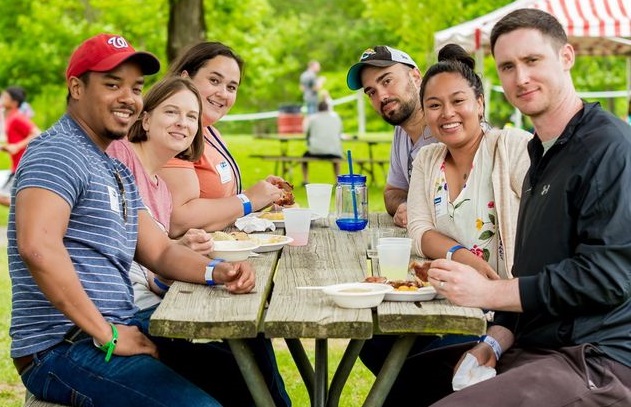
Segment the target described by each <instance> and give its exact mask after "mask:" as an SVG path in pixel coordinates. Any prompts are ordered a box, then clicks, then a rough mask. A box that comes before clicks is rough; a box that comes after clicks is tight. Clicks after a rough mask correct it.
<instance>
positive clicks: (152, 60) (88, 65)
mask: <svg viewBox="0 0 631 407" xmlns="http://www.w3.org/2000/svg"><path fill="white" fill-rule="evenodd" d="M131 58H133V59H134V60H135V61H136V62H138V64H139V65H140V68H141V69H142V73H143V75H151V74H154V73H156V72H158V71H159V70H160V61H159V60H158V58H156V56H155V55H153V54H151V53H149V52H138V51H136V50H135V49H134V48H133V47H132V46H131V45H130V44H129V43H128V42H127V41H126V40H125V38H123V37H121V36H120V35H115V34H99V35H96V36H94V37H92V38H89V39H87V40H85V41H84V42H83V43H82V44H81V45H79V47H78V48H77V49H76V50H75V51H74V52H73V53H72V56H71V57H70V62H68V68H67V69H66V80H68V79H70V77H71V76H76V77H79V76H81V75H83V74H84V73H86V72H88V71H93V72H107V71H111V70H112V69H114V68H116V67H117V66H118V65H120V64H121V63H122V62H124V61H127V60H128V59H131Z"/></svg>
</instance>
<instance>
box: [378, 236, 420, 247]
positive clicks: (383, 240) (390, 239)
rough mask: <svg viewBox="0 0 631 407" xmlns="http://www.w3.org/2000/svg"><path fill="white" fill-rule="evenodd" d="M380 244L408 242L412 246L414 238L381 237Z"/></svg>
mask: <svg viewBox="0 0 631 407" xmlns="http://www.w3.org/2000/svg"><path fill="white" fill-rule="evenodd" d="M380 244H406V245H408V246H410V247H412V239H411V238H409V237H386V236H383V237H379V240H378V241H377V245H380Z"/></svg>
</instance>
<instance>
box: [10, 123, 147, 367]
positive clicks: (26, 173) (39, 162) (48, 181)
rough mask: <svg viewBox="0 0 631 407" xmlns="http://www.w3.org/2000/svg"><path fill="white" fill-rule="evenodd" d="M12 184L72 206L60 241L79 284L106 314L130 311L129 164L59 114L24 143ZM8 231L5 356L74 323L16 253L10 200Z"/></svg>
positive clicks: (44, 345)
mask: <svg viewBox="0 0 631 407" xmlns="http://www.w3.org/2000/svg"><path fill="white" fill-rule="evenodd" d="M117 173H118V175H119V179H120V182H118V181H117V177H116V174H117ZM121 187H122V189H124V194H123V195H121V194H120V191H121ZM13 188H14V189H13V191H12V195H13V196H15V194H16V193H17V192H18V191H20V190H22V189H25V188H43V189H46V190H49V191H51V192H54V193H56V194H58V195H59V196H60V197H61V198H63V199H64V200H65V201H67V202H68V205H70V207H71V213H70V220H69V222H68V229H67V231H66V235H65V236H64V240H63V242H64V245H65V247H66V249H67V250H68V254H69V255H70V258H71V260H72V263H73V265H74V268H75V271H76V273H77V275H78V276H79V279H80V280H81V283H82V285H83V288H84V289H85V291H86V293H87V295H88V296H89V297H90V299H91V300H92V301H93V302H94V304H95V305H96V306H97V308H98V309H99V310H100V311H101V313H102V314H103V316H104V317H105V318H106V319H107V320H108V321H110V322H114V323H124V322H125V321H126V320H127V319H129V318H130V317H131V316H133V314H134V313H135V312H136V311H137V308H136V306H135V305H134V298H133V292H132V289H131V282H130V280H129V275H128V271H129V268H130V266H131V262H132V260H133V256H134V251H135V248H136V240H137V234H138V210H139V209H142V208H144V206H143V204H142V201H141V198H140V195H139V193H138V190H137V188H136V185H135V183H134V178H133V175H132V174H131V172H130V171H129V170H128V169H127V167H125V166H124V165H123V164H122V163H120V162H119V161H118V160H115V159H112V158H110V157H108V156H107V155H106V154H105V153H103V151H101V150H100V149H99V148H98V147H97V145H96V144H94V142H93V141H92V140H91V139H90V138H89V137H88V136H87V134H85V132H84V131H83V130H82V129H81V128H80V127H79V126H78V125H77V124H76V123H75V122H74V121H73V120H72V119H71V118H70V117H69V116H68V115H64V116H63V117H62V118H61V119H60V120H59V121H58V122H57V123H56V124H55V125H53V126H52V127H51V128H50V129H49V130H47V131H46V132H45V133H43V134H42V135H41V136H39V137H37V138H36V139H34V140H33V141H32V142H31V143H30V145H29V147H28V149H27V151H26V153H25V154H24V156H23V158H22V160H21V161H20V165H19V168H18V170H17V172H16V177H15V184H14V187H13ZM124 203H125V205H126V207H127V208H126V212H127V221H125V220H124V219H123V211H124V209H123V204H124ZM7 235H8V255H9V274H10V277H11V284H12V290H13V299H12V304H13V309H12V315H11V328H10V331H9V333H10V335H11V338H12V344H11V356H12V357H19V356H24V355H29V354H33V353H35V352H39V351H42V350H45V349H48V348H49V347H51V346H53V345H55V344H57V343H59V342H61V341H62V340H63V336H64V334H65V333H66V332H67V331H68V329H70V328H71V327H72V325H73V323H72V322H71V321H70V320H69V319H68V318H67V317H66V316H65V315H64V314H62V313H61V312H60V311H59V310H57V309H56V308H55V307H54V306H53V305H52V304H51V303H50V301H48V300H47V299H46V297H45V296H44V294H43V293H42V292H41V290H40V289H39V287H38V286H37V284H36V283H35V281H34V280H33V278H32V277H31V274H30V272H29V270H28V269H27V267H26V264H25V263H24V262H23V261H22V258H21V257H20V255H19V254H18V250H17V240H16V224H15V207H14V205H13V203H12V205H11V209H10V212H9V225H8V233H7Z"/></svg>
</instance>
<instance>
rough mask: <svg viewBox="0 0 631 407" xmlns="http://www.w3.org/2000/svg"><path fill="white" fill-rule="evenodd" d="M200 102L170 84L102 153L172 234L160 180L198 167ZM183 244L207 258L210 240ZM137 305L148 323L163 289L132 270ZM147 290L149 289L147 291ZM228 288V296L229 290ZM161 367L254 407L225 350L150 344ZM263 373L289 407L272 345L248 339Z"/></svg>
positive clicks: (202, 235) (189, 88)
mask: <svg viewBox="0 0 631 407" xmlns="http://www.w3.org/2000/svg"><path fill="white" fill-rule="evenodd" d="M201 109H202V108H201V99H200V97H199V93H198V92H197V89H196V87H195V85H193V83H192V82H191V81H190V80H189V79H187V78H183V77H180V76H176V77H173V76H171V77H167V78H165V79H163V80H162V81H160V82H158V83H157V84H156V85H154V86H153V87H152V88H151V90H150V91H149V92H148V93H147V95H146V97H145V105H144V109H143V112H142V114H141V116H140V118H139V119H138V121H137V122H136V123H134V125H133V126H132V127H131V129H130V131H129V134H128V137H127V140H120V141H114V142H112V144H110V147H109V148H108V150H107V153H108V154H110V155H112V156H114V157H116V158H118V159H119V160H121V161H122V162H124V163H125V165H127V166H128V167H129V168H130V170H131V171H132V172H133V173H134V177H135V178H136V184H137V185H138V189H139V190H140V195H141V196H142V199H143V202H144V203H145V205H146V206H147V208H148V209H149V211H150V212H151V214H152V216H153V217H154V218H155V219H156V221H157V222H158V223H160V224H162V225H163V226H164V229H165V230H166V231H168V230H169V229H170V225H169V223H170V220H169V217H170V216H169V215H170V213H169V212H170V210H171V197H170V194H169V190H168V189H167V188H166V185H165V183H164V181H163V180H162V179H161V178H160V176H158V175H157V172H158V170H159V169H160V168H162V166H164V164H165V163H166V162H167V161H168V160H169V159H171V158H173V157H178V158H179V159H182V160H184V161H186V162H192V161H196V160H198V159H199V157H200V156H201V154H202V151H203V148H204V141H203V136H202V132H201V128H202V126H201ZM180 243H182V244H185V245H187V246H188V247H190V248H192V249H194V250H196V251H198V252H200V253H204V254H207V253H209V252H210V250H211V249H212V240H211V239H210V237H209V234H208V233H206V232H205V231H203V230H189V231H188V232H187V233H186V234H185V235H184V236H183V237H182V238H181V239H180ZM129 277H130V279H131V280H132V283H133V288H134V302H135V303H136V305H137V306H138V307H139V308H140V309H141V310H142V311H141V312H142V315H143V316H144V317H145V318H144V322H146V323H148V321H149V318H150V316H151V314H152V313H153V311H154V310H155V308H156V306H157V305H158V304H159V303H160V301H161V297H160V296H159V295H156V294H163V293H164V291H163V290H161V287H162V288H163V289H164V290H166V289H168V286H167V285H166V284H168V282H166V281H163V280H157V279H155V277H154V275H153V274H152V273H151V272H150V271H149V270H146V269H144V268H142V267H141V266H140V265H138V264H137V263H135V262H134V263H133V265H132V268H131V270H130V272H129ZM149 283H150V285H149ZM226 288H227V289H228V290H229V291H231V289H230V287H229V286H226ZM151 339H152V340H153V341H154V342H155V343H156V344H157V346H158V351H159V353H160V358H161V360H162V361H163V362H164V363H166V364H167V365H168V366H169V367H171V368H173V370H175V371H176V372H178V373H180V374H181V375H182V376H184V377H186V378H187V379H189V380H190V381H191V382H193V383H195V384H196V385H197V386H199V387H200V388H202V389H204V390H205V391H206V392H208V393H209V394H211V395H212V396H213V397H214V398H216V399H217V400H219V401H220V402H221V403H222V405H226V406H227V405H234V406H249V405H254V401H253V398H252V395H251V394H250V391H249V389H248V387H247V384H246V383H245V381H244V379H243V376H242V374H241V371H240V369H239V366H238V364H237V362H236V360H235V358H234V356H233V354H232V351H231V350H230V347H229V346H228V344H227V343H224V342H209V343H193V342H190V341H188V340H185V339H170V338H156V337H152V338H151ZM246 341H247V343H248V346H249V347H250V349H251V350H252V352H253V353H254V356H255V358H256V361H257V365H258V367H259V368H260V369H261V372H262V373H263V375H264V377H265V378H266V383H267V385H268V387H269V390H270V393H271V394H272V397H273V398H274V402H275V403H274V404H275V405H277V406H280V407H288V406H290V405H291V401H290V399H289V396H288V395H287V392H286V391H285V385H284V382H283V379H282V377H281V375H280V372H279V371H278V366H277V364H276V356H275V354H274V349H273V348H272V343H271V341H270V340H269V339H266V338H265V337H264V336H263V335H259V336H257V337H256V338H248V339H246Z"/></svg>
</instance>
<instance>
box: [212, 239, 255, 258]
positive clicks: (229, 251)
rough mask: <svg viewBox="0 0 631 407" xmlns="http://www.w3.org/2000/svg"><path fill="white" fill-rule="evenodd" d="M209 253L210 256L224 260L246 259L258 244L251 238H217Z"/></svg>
mask: <svg viewBox="0 0 631 407" xmlns="http://www.w3.org/2000/svg"><path fill="white" fill-rule="evenodd" d="M214 243H215V247H214V249H213V251H212V252H211V253H210V257H212V258H220V259H224V260H225V261H243V260H247V258H248V257H250V255H251V254H252V251H253V250H254V249H256V248H258V247H259V245H258V244H257V243H255V242H253V241H251V240H218V241H215V242H214Z"/></svg>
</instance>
